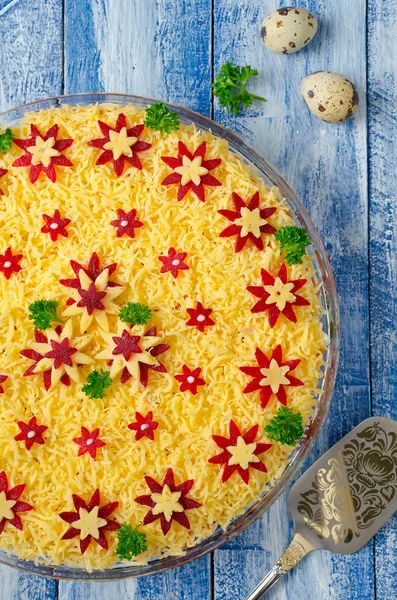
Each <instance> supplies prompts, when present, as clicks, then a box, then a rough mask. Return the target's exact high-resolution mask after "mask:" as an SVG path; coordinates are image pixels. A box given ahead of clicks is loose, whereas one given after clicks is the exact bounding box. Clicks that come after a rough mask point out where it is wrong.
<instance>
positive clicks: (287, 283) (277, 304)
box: [247, 263, 310, 328]
mask: <svg viewBox="0 0 397 600" xmlns="http://www.w3.org/2000/svg"><path fill="white" fill-rule="evenodd" d="M261 278H262V281H263V286H259V285H249V286H248V287H247V290H248V291H249V292H250V293H251V294H253V295H254V296H256V297H257V298H260V300H259V301H258V302H257V303H256V304H255V306H254V307H253V308H251V312H252V313H260V312H264V311H266V310H268V311H269V325H270V327H271V328H273V327H274V326H275V324H276V323H277V320H278V318H279V316H280V314H282V315H284V317H286V318H287V319H289V320H290V321H292V323H296V314H295V312H294V308H293V307H294V306H309V305H310V302H309V301H308V300H306V298H303V297H302V296H299V295H298V294H297V293H296V292H297V291H298V290H300V289H301V287H303V286H304V285H305V283H306V282H307V279H291V280H289V279H288V274H287V267H286V266H285V264H284V263H283V264H282V265H281V267H280V270H279V272H278V273H277V275H276V276H275V277H274V276H273V275H271V274H270V273H268V271H266V270H265V269H261Z"/></svg>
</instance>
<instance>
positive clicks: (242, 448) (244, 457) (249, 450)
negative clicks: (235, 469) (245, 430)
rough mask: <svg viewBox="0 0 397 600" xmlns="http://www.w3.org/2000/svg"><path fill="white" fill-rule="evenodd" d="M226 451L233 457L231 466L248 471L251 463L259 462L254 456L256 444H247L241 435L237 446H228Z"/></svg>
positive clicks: (230, 461)
mask: <svg viewBox="0 0 397 600" xmlns="http://www.w3.org/2000/svg"><path fill="white" fill-rule="evenodd" d="M226 450H227V451H228V452H230V454H231V455H232V457H231V458H229V465H239V466H240V467H241V468H242V469H248V465H249V463H252V462H259V458H258V457H257V456H256V455H255V454H254V452H255V450H256V443H255V442H254V443H253V444H246V442H245V441H244V439H243V438H242V437H241V435H240V436H239V437H238V438H237V444H236V446H227V448H226Z"/></svg>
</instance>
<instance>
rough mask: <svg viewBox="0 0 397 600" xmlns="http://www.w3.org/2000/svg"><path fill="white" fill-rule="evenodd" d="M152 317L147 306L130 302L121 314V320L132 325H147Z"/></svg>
mask: <svg viewBox="0 0 397 600" xmlns="http://www.w3.org/2000/svg"><path fill="white" fill-rule="evenodd" d="M151 316H152V311H151V310H150V308H149V307H148V306H145V304H140V303H139V302H129V303H128V304H126V305H125V306H123V308H122V309H121V310H120V312H119V319H120V321H123V323H131V325H146V323H147V322H148V321H149V319H150V318H151Z"/></svg>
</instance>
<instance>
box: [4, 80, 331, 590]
mask: <svg viewBox="0 0 397 600" xmlns="http://www.w3.org/2000/svg"><path fill="white" fill-rule="evenodd" d="M155 102H159V100H155V99H153V98H147V97H144V96H136V95H133V94H119V93H111V92H85V93H75V94H65V95H59V96H53V97H51V98H43V99H41V100H38V101H34V102H29V103H27V104H23V105H20V106H18V107H16V108H12V109H10V110H7V111H4V112H2V113H0V125H2V124H3V122H4V121H7V119H12V118H14V119H15V118H16V117H17V118H18V115H20V117H22V116H23V114H24V113H25V112H27V111H29V110H32V111H33V110H40V109H41V108H44V107H46V108H47V107H48V108H49V107H50V106H53V105H54V106H62V104H71V105H73V106H76V105H88V104H95V103H116V104H120V105H124V104H135V105H138V106H142V107H145V106H147V105H150V104H153V103H155ZM164 104H166V105H167V106H168V107H169V108H170V109H171V110H173V111H175V112H177V113H178V115H179V117H180V118H181V120H182V121H184V122H187V123H194V124H195V125H196V126H198V128H199V129H204V130H207V131H208V130H209V131H211V132H212V133H214V134H215V135H218V136H219V137H222V138H223V139H226V140H227V141H228V142H229V144H230V146H231V149H232V151H233V152H235V153H237V154H238V155H239V156H240V157H242V158H243V159H244V161H245V162H248V163H249V164H250V166H253V167H254V168H255V169H256V171H258V172H259V174H260V175H261V177H263V178H264V180H265V181H266V182H269V181H270V182H272V183H273V185H275V186H277V187H278V188H279V189H280V190H281V193H282V195H283V197H285V198H286V200H287V202H288V205H289V208H290V209H292V212H293V216H294V218H295V219H296V221H297V222H298V223H299V224H301V226H303V227H305V228H306V230H307V232H308V234H309V237H310V238H311V241H312V250H311V251H310V253H311V257H312V259H313V262H314V264H315V268H316V271H317V275H321V278H320V279H321V282H322V283H323V285H324V288H325V289H324V291H323V296H324V300H325V302H326V304H327V318H328V323H329V345H328V347H327V349H326V354H327V355H328V361H327V365H326V368H325V375H324V378H323V384H322V392H321V395H320V398H319V400H318V405H317V409H316V412H315V414H314V417H313V419H312V421H311V424H310V426H309V428H308V430H307V431H306V433H305V437H304V438H303V439H302V441H301V443H300V444H299V446H297V448H296V449H295V450H294V452H293V453H292V455H291V458H290V460H289V463H288V465H287V467H286V469H285V470H284V472H283V473H282V475H281V477H280V478H279V479H278V480H277V481H276V483H275V485H274V486H273V487H271V488H270V490H269V491H267V492H266V493H264V495H263V496H262V497H261V498H260V499H259V500H257V501H256V502H254V503H253V504H252V505H251V506H249V507H248V508H247V509H246V510H245V512H244V513H243V514H242V515H240V516H238V517H236V518H235V519H234V520H233V521H232V522H231V524H230V525H229V526H228V527H227V529H226V530H221V529H220V528H219V527H218V529H217V530H215V532H214V533H213V534H212V535H211V536H209V537H208V538H205V539H204V540H202V541H201V542H199V543H198V544H197V545H195V546H193V547H192V548H189V549H188V550H187V551H186V553H185V554H183V555H180V556H168V557H165V558H160V559H154V560H152V561H150V562H149V563H147V564H143V565H140V564H134V565H125V564H116V565H113V566H112V567H109V568H106V569H103V570H101V571H98V570H95V571H91V572H88V571H86V570H85V569H83V568H81V567H73V566H69V565H45V564H40V563H38V564H36V563H35V562H34V561H32V560H29V561H28V560H22V559H19V558H18V557H17V556H16V555H13V554H11V553H8V552H7V551H5V550H1V549H0V564H3V565H7V566H11V567H14V568H17V569H19V570H22V571H25V572H29V573H32V574H36V575H42V576H45V577H50V578H56V579H67V580H84V581H115V580H119V579H124V578H128V577H142V576H145V575H153V574H155V573H159V572H162V571H166V570H169V569H172V568H175V567H178V566H181V565H183V564H186V563H188V562H191V561H192V560H195V559H197V558H200V557H202V556H204V555H205V554H207V553H208V552H211V551H213V550H215V549H216V548H218V547H219V546H221V545H222V544H224V543H225V542H227V541H229V540H231V539H232V538H234V537H235V536H236V535H238V534H240V533H241V532H242V531H244V530H245V529H246V528H247V527H248V526H249V525H251V524H252V523H253V522H254V521H255V520H256V519H257V518H259V517H260V516H261V515H262V514H263V513H264V512H265V511H266V510H268V509H269V507H270V506H271V505H272V504H273V502H275V500H276V499H277V498H278V497H279V496H280V495H281V494H282V492H283V491H284V490H285V488H286V487H287V486H288V484H289V483H290V482H291V480H292V478H293V477H294V475H295V474H296V472H297V470H298V468H299V467H300V466H301V465H302V462H303V460H304V459H305V458H306V456H307V455H308V452H309V450H310V448H311V447H312V445H313V443H314V441H315V439H316V438H317V436H318V433H319V431H320V429H321V426H322V423H323V421H324V419H325V416H326V412H327V408H328V405H329V401H330V398H331V394H332V390H333V387H334V382H335V377H336V372H337V366H338V359H339V307H338V300H337V292H336V286H335V281H334V277H333V274H332V270H331V266H330V263H329V260H328V257H327V254H326V251H325V248H324V246H323V244H322V242H321V239H320V237H319V235H318V233H317V230H316V228H315V226H314V224H313V222H312V220H311V218H310V216H309V214H308V212H307V211H306V209H305V207H304V206H303V205H302V204H301V202H300V201H299V200H298V197H297V195H296V194H295V192H294V191H293V190H292V188H291V187H290V186H289V184H288V183H287V182H286V181H285V180H284V178H283V177H282V176H281V175H280V174H279V173H278V171H277V170H276V169H275V168H274V167H273V166H272V165H271V164H270V163H269V162H268V161H267V160H266V159H265V158H263V157H262V156H261V155H260V154H259V153H258V152H257V151H256V150H254V149H253V148H251V147H250V146H249V145H248V144H246V143H245V142H244V140H243V139H242V138H240V137H239V136H238V135H236V134H235V133H233V132H231V131H230V130H229V129H227V128H226V127H224V126H223V125H220V124H219V123H216V122H215V121H213V120H212V119H210V118H208V117H205V116H203V115H201V114H199V113H197V112H195V111H192V110H190V109H186V108H183V107H181V106H178V105H175V104H172V103H169V102H164ZM7 124H8V123H6V125H7Z"/></svg>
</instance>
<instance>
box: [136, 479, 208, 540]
mask: <svg viewBox="0 0 397 600" xmlns="http://www.w3.org/2000/svg"><path fill="white" fill-rule="evenodd" d="M145 480H146V483H147V486H148V488H149V490H150V491H151V494H147V495H144V496H138V498H135V502H137V503H138V504H141V505H142V506H149V508H150V510H149V512H148V513H146V515H145V518H144V519H143V524H144V525H149V523H153V522H154V521H157V519H160V524H161V530H162V532H163V534H164V535H167V533H168V532H169V530H170V529H171V525H172V521H176V522H177V523H179V525H182V527H186V529H190V522H189V519H188V518H187V516H186V514H185V511H186V510H191V509H192V508H200V506H201V504H200V502H197V501H196V500H193V499H192V498H188V497H187V494H188V492H189V491H190V490H191V489H192V487H193V485H194V480H193V479H189V480H188V481H184V482H183V483H180V484H179V485H175V477H174V472H173V470H172V469H167V473H166V475H165V477H164V481H163V483H162V484H161V483H157V481H155V480H154V479H153V478H152V477H149V476H146V477H145Z"/></svg>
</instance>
